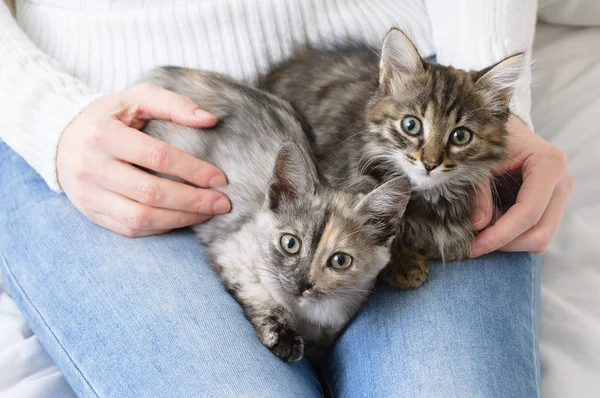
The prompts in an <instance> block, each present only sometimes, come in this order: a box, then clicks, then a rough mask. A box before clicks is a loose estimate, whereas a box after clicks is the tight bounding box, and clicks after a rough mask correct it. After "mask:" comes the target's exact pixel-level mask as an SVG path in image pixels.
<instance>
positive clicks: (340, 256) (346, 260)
mask: <svg viewBox="0 0 600 398" xmlns="http://www.w3.org/2000/svg"><path fill="white" fill-rule="evenodd" d="M329 263H330V264H331V266H332V267H333V268H335V269H346V268H348V267H349V266H350V265H351V264H352V257H351V256H349V255H347V254H346V253H335V254H334V255H333V256H331V260H329Z"/></svg>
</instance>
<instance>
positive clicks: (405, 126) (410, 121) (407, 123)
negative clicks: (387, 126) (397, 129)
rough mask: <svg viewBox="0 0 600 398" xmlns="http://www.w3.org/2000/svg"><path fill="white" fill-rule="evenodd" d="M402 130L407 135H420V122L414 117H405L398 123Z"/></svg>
mask: <svg viewBox="0 0 600 398" xmlns="http://www.w3.org/2000/svg"><path fill="white" fill-rule="evenodd" d="M400 126H402V130H403V131H404V132H405V133H406V134H409V135H419V134H421V121H420V120H419V119H417V118H416V117H414V116H407V117H405V118H404V119H402V121H401V122H400Z"/></svg>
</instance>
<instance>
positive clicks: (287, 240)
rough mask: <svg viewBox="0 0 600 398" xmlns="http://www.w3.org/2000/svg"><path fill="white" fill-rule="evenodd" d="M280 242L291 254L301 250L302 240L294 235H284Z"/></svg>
mask: <svg viewBox="0 0 600 398" xmlns="http://www.w3.org/2000/svg"><path fill="white" fill-rule="evenodd" d="M279 243H280V244H281V248H282V249H283V250H285V251H286V252H288V253H290V254H296V253H298V252H299V251H300V240H298V238H296V237H295V236H294V235H287V234H286V235H283V236H282V237H281V240H280V241H279Z"/></svg>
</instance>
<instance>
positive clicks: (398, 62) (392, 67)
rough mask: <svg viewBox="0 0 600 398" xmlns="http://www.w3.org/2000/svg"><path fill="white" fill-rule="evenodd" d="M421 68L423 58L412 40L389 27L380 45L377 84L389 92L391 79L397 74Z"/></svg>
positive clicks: (419, 70) (412, 71)
mask: <svg viewBox="0 0 600 398" xmlns="http://www.w3.org/2000/svg"><path fill="white" fill-rule="evenodd" d="M423 70H424V69H423V60H422V59H421V56H420V55H419V52H418V51H417V49H416V48H415V46H414V45H413V44H412V42H411V41H410V40H409V39H408V37H407V36H406V35H405V34H404V33H402V31H401V30H399V29H396V28H393V29H391V30H390V31H389V32H388V34H387V35H386V36H385V39H383V44H382V47H381V61H380V62H379V84H381V85H383V86H384V87H385V89H386V92H389V89H390V85H391V81H392V79H394V78H397V77H398V75H401V74H403V73H408V74H412V73H419V72H422V71H423Z"/></svg>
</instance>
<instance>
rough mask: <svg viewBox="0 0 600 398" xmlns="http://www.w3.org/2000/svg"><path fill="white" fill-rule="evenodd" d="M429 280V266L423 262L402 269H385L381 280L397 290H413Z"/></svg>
mask: <svg viewBox="0 0 600 398" xmlns="http://www.w3.org/2000/svg"><path fill="white" fill-rule="evenodd" d="M428 278H429V266H428V265H427V263H426V262H425V261H424V260H423V261H419V262H414V263H411V264H410V265H405V266H403V267H389V266H388V268H386V269H385V270H384V272H383V274H382V279H383V280H384V281H385V282H386V283H388V284H389V285H391V286H394V287H397V288H399V289H415V288H417V287H420V286H421V285H422V284H423V283H425V281H426V280H427V279H428Z"/></svg>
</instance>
